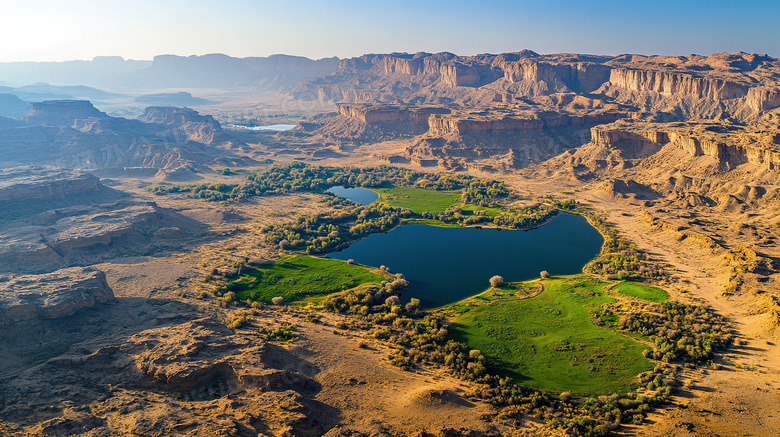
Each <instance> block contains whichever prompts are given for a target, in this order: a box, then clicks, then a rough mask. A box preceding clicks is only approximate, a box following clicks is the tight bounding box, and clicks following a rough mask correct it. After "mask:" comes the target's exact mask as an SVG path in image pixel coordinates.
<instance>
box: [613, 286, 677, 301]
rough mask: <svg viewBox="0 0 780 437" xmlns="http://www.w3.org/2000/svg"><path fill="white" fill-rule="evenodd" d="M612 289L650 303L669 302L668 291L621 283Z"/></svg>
mask: <svg viewBox="0 0 780 437" xmlns="http://www.w3.org/2000/svg"><path fill="white" fill-rule="evenodd" d="M612 289H613V290H615V291H617V292H618V293H620V294H622V295H625V296H631V297H637V298H639V299H644V300H649V301H650V302H657V303H662V302H666V301H667V300H669V293H668V292H667V291H666V290H664V289H662V288H658V287H650V286H647V285H642V284H637V283H636V282H627V281H626V282H621V283H620V284H617V285H615V286H614V287H612Z"/></svg>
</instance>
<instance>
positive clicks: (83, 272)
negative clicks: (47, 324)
mask: <svg viewBox="0 0 780 437" xmlns="http://www.w3.org/2000/svg"><path fill="white" fill-rule="evenodd" d="M113 300H114V293H113V291H112V290H111V288H110V287H109V286H108V284H107V283H106V275H105V273H103V272H101V271H99V270H95V269H92V268H79V267H74V268H69V269H63V270H58V271H56V272H53V273H49V274H44V275H11V276H3V277H2V278H0V326H5V325H17V324H35V323H38V322H40V320H41V319H57V318H61V317H66V316H70V315H73V314H75V313H76V312H77V311H79V310H81V309H84V308H91V307H93V306H95V305H96V304H98V303H106V302H111V301H113Z"/></svg>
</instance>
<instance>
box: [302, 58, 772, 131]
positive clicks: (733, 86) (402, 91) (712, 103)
mask: <svg viewBox="0 0 780 437" xmlns="http://www.w3.org/2000/svg"><path fill="white" fill-rule="evenodd" d="M778 69H780V61H778V60H777V59H774V58H771V57H768V56H763V55H751V54H746V53H735V54H714V55H711V56H709V57H703V56H696V55H691V56H677V57H669V56H649V57H646V56H636V55H622V56H617V57H609V56H590V55H569V54H558V55H539V54H536V53H534V52H530V51H522V52H516V53H503V54H499V55H491V54H483V55H476V56H456V55H453V54H451V53H437V54H431V53H417V54H414V55H410V54H405V53H392V54H386V55H365V56H362V57H360V58H353V59H346V60H342V61H341V63H340V66H339V68H338V70H337V71H336V72H334V73H333V74H330V75H328V76H325V77H322V78H317V79H308V80H304V81H302V82H301V83H300V84H299V85H298V87H297V88H296V90H295V91H294V95H296V96H299V97H300V96H303V95H306V94H311V95H316V96H318V97H319V98H322V99H325V100H332V101H335V102H350V103H368V102H373V103H395V104H397V103H398V102H405V103H414V104H417V105H419V104H442V105H449V104H461V105H465V106H473V105H475V104H476V105H486V104H490V103H491V102H495V101H503V102H507V101H518V100H523V99H534V98H538V97H541V96H553V95H556V94H559V93H580V94H587V95H589V96H590V97H592V98H594V99H597V100H600V101H602V103H603V104H606V103H608V102H613V103H619V104H624V105H627V106H630V107H633V108H634V109H635V110H639V111H655V112H659V111H660V112H663V113H664V114H666V117H667V118H669V117H671V118H673V119H674V121H684V119H683V117H705V118H707V117H712V116H714V115H717V116H721V117H734V118H737V119H739V120H751V121H752V120H754V119H755V118H756V117H759V118H760V117H762V114H763V113H765V112H767V111H772V110H773V109H776V108H778V107H780V94H779V92H778V89H780V80H778V77H777V76H776V75H775V74H773V73H772V72H773V71H776V70H778ZM642 96H644V97H642ZM640 97H642V98H640Z"/></svg>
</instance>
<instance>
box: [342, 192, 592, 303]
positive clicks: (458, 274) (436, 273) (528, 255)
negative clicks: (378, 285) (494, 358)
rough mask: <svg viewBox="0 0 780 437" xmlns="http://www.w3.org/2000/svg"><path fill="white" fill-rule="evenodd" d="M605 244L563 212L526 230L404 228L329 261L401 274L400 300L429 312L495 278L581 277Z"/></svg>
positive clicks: (360, 243) (577, 219)
mask: <svg viewBox="0 0 780 437" xmlns="http://www.w3.org/2000/svg"><path fill="white" fill-rule="evenodd" d="M366 191H367V190H366ZM603 242H604V240H603V238H602V237H601V234H599V233H598V231H596V229H594V228H593V227H592V226H591V225H590V224H589V223H588V222H587V220H585V218H583V217H581V216H579V215H574V214H564V213H561V214H558V216H557V217H555V218H554V219H553V220H552V221H551V222H550V223H548V224H546V225H544V226H542V227H539V228H536V229H532V230H529V231H510V230H499V229H487V228H485V229H477V228H473V227H472V228H445V227H438V226H430V225H404V226H400V227H398V228H396V229H393V230H392V231H390V232H388V233H386V234H372V235H369V236H368V237H366V238H364V239H362V240H360V241H357V242H355V243H353V244H352V245H350V246H349V247H347V248H346V249H344V250H342V251H340V252H334V253H331V254H329V255H328V256H329V257H331V258H336V259H341V260H348V259H354V260H355V261H356V262H358V263H360V264H366V265H370V266H382V265H384V266H387V267H388V268H389V269H390V271H391V272H393V273H403V274H404V276H405V277H406V279H407V280H409V287H408V288H407V289H406V290H405V291H404V292H403V295H402V299H403V300H404V301H408V300H409V299H411V298H412V297H416V298H418V299H420V301H421V304H422V306H424V307H427V308H431V307H438V306H441V305H445V304H448V303H452V302H456V301H459V300H461V299H463V298H466V297H469V296H472V295H474V294H477V293H480V292H482V291H484V290H485V289H486V288H488V287H489V284H488V280H489V279H490V277H492V276H493V275H501V276H503V277H504V280H505V281H523V280H528V279H533V278H537V277H539V272H540V271H542V270H547V271H548V272H550V274H551V275H570V274H577V273H581V272H582V267H583V266H584V265H585V264H586V263H587V262H588V261H590V260H591V259H592V258H593V257H594V256H596V255H597V254H598V253H599V251H600V249H601V245H602V244H603Z"/></svg>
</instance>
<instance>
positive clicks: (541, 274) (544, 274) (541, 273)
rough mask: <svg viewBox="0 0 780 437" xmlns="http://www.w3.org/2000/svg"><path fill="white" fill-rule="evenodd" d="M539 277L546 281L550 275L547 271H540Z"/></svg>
mask: <svg viewBox="0 0 780 437" xmlns="http://www.w3.org/2000/svg"><path fill="white" fill-rule="evenodd" d="M539 276H540V277H541V278H543V279H547V278H549V277H550V273H549V272H548V271H547V270H542V271H541V272H539Z"/></svg>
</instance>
